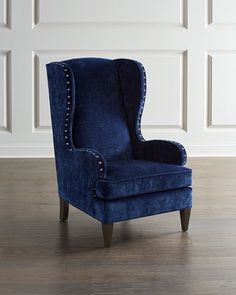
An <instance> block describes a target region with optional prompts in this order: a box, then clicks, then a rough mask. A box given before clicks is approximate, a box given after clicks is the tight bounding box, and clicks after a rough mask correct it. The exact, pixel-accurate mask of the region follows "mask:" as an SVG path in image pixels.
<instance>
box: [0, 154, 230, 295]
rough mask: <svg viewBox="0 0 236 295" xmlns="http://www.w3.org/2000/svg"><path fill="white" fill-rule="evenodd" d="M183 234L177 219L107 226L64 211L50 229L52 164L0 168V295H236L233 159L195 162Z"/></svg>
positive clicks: (2, 163) (54, 211) (2, 164)
mask: <svg viewBox="0 0 236 295" xmlns="http://www.w3.org/2000/svg"><path fill="white" fill-rule="evenodd" d="M188 166H190V167H192V168H193V169H194V207H193V210H192V218H191V221H190V228H189V232H188V233H182V232H181V231H180V223H179V214H178V213H170V214H164V215H159V216H154V217H148V218H143V219H139V220H132V221H129V222H122V223H118V224H115V227H114V238H113V245H112V248H110V249H105V248H104V246H103V239H102V233H101V226H100V223H99V222H97V221H96V220H93V219H92V218H90V217H88V216H87V215H85V214H84V213H82V212H80V211H78V210H77V209H73V208H70V209H71V210H70V216H69V222H68V223H67V224H62V223H59V222H58V199H57V192H56V180H55V172H54V163H53V160H48V159H19V160H16V159H15V160H14V159H11V160H10V159H2V160H0V294H1V295H7V294H17V295H21V294H22V295H28V294H30V295H33V294H37V295H40V294H83V295H86V294H91V295H93V294H98V295H106V294H109V295H118V294H127V295H129V294H135V295H139V294H145V295H146V294H151V295H152V294H154V295H155V294H160V295H162V294H167V295H172V294H175V295H184V294H190V295H198V294H201V295H203V294H204V295H207V294H211V295H213V294H214V295H217V294H223V295H230V294H233V295H235V294H236V158H234V159H232V158H225V159H222V158H219V159H214V158H205V159H203V158H195V159H192V160H190V161H189V165H188Z"/></svg>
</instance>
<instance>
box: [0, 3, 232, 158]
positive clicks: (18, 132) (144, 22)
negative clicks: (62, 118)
mask: <svg viewBox="0 0 236 295" xmlns="http://www.w3.org/2000/svg"><path fill="white" fill-rule="evenodd" d="M89 56H93V57H108V58H119V57H127V58H131V59H137V60H139V61H141V62H142V63H143V64H144V66H145V68H146V70H147V79H148V90H147V101H146V107H145V111H144V115H143V119H142V129H143V134H144V136H145V137H146V138H147V139H151V138H165V139H172V140H176V141H180V142H181V143H183V144H184V145H185V146H186V148H187V151H188V154H189V155H193V156H194V155H213V156H214V155H215V156H218V155H234V156H236V1H234V0H146V1H143V0H120V1H116V0H100V1H96V0H87V1H83V0H21V1H19V0H0V156H1V157H11V156H22V157H25V156H52V155H53V149H52V134H51V127H50V125H51V124H50V114H49V101H48V89H47V80H46V70H45V64H46V63H47V62H50V61H59V60H63V59H68V58H75V57H89Z"/></svg>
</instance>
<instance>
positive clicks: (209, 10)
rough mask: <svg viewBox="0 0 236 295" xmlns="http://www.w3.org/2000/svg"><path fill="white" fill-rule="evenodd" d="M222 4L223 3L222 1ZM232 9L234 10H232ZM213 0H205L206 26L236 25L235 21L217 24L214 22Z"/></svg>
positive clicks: (217, 22)
mask: <svg viewBox="0 0 236 295" xmlns="http://www.w3.org/2000/svg"><path fill="white" fill-rule="evenodd" d="M222 3H223V1H222ZM232 9H234V8H232ZM214 19H215V16H214V0H207V24H208V25H211V26H215V25H216V26H218V25H219V26H225V25H226V26H227V25H233V26H235V25H236V19H235V20H234V21H224V22H219V21H216V20H214Z"/></svg>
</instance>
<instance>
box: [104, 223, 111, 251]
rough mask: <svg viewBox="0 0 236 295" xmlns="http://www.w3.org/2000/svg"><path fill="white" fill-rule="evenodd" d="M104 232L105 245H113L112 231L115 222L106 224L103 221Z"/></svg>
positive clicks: (107, 246)
mask: <svg viewBox="0 0 236 295" xmlns="http://www.w3.org/2000/svg"><path fill="white" fill-rule="evenodd" d="M102 233H103V240H104V245H105V247H106V248H109V247H111V241H112V233H113V223H109V224H104V223H102Z"/></svg>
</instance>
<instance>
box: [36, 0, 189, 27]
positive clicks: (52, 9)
mask: <svg viewBox="0 0 236 295" xmlns="http://www.w3.org/2000/svg"><path fill="white" fill-rule="evenodd" d="M185 2H186V1H183V0H165V1H163V0H146V1H143V0H119V1H111V0H99V1H94V0H86V1H83V0H70V1H68V0H50V1H48V0H35V6H36V7H37V8H36V21H35V23H36V24H37V23H39V24H68V23H94V22H95V23H114V22H118V23H124V22H125V23H166V24H179V25H181V24H183V22H184V17H185V15H184V5H185Z"/></svg>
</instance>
